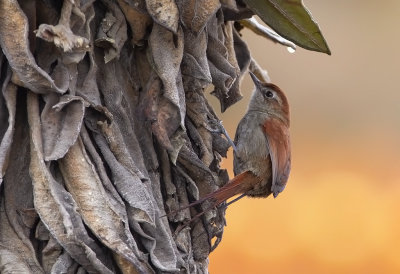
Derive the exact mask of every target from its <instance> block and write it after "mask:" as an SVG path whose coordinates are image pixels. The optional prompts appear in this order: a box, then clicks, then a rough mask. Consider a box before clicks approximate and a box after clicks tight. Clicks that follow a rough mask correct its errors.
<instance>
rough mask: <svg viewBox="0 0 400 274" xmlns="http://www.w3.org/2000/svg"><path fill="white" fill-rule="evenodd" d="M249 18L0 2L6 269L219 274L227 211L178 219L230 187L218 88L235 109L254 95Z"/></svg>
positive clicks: (201, 7) (225, 5) (204, 11)
mask: <svg viewBox="0 0 400 274" xmlns="http://www.w3.org/2000/svg"><path fill="white" fill-rule="evenodd" d="M239 2H240V1H238V3H239ZM248 16H251V12H249V10H248V9H247V8H245V7H244V6H243V5H240V4H237V3H236V2H235V1H229V0H221V1H219V0H176V1H174V0H165V1H159V0H118V1H112V0H101V1H94V0H86V1H85V0H74V1H73V0H64V1H63V2H62V1H56V0H37V1H26V0H20V1H17V0H4V1H0V26H1V27H0V46H1V49H2V52H1V53H0V73H1V74H0V82H1V88H2V90H1V95H0V104H1V106H0V140H1V143H0V171H1V173H0V183H1V184H2V187H1V193H0V195H1V196H0V197H1V199H0V200H1V203H0V207H1V209H0V269H1V272H2V273H17V272H18V273H84V272H85V271H86V272H89V273H119V272H123V273H151V272H187V273H204V272H207V266H208V259H207V258H208V255H209V253H210V252H211V251H212V250H213V249H214V248H215V247H216V246H217V245H218V243H219V242H220V240H221V237H222V233H223V227H224V225H225V219H224V214H225V212H224V208H219V209H213V210H211V211H208V212H207V213H206V214H205V215H204V216H203V217H202V218H201V219H200V220H199V221H195V222H192V223H190V224H188V222H189V220H191V218H192V217H193V216H195V215H196V214H197V212H196V209H194V208H191V209H188V208H186V209H184V210H179V211H177V210H178V209H179V208H181V207H185V206H187V205H188V203H189V202H190V201H194V200H197V199H199V197H201V196H204V195H205V194H207V193H209V192H211V191H213V190H215V189H217V188H218V187H220V186H221V185H223V184H224V183H226V182H227V180H228V175H227V172H226V170H222V169H220V166H219V163H220V161H221V157H225V156H226V151H227V150H228V148H229V143H228V141H227V140H226V138H224V137H223V135H222V134H221V132H222V125H221V124H220V121H219V119H218V117H217V116H216V115H215V113H214V111H213V109H212V108H211V106H210V105H209V104H208V102H207V100H206V98H205V96H204V91H205V89H206V88H207V87H209V85H210V84H213V85H214V87H215V89H214V91H213V94H214V95H215V96H217V97H218V98H219V100H220V102H221V108H222V110H225V109H226V108H228V107H229V106H230V105H232V104H234V103H235V102H237V101H238V100H239V99H240V98H241V94H240V91H239V83H240V80H241V77H242V75H243V73H244V72H245V71H246V70H247V69H248V67H249V64H250V62H251V57H250V53H249V51H248V49H247V46H246V44H245V42H244V41H242V39H241V38H240V35H239V32H238V31H239V30H238V29H237V28H236V27H237V25H236V24H234V21H235V20H239V19H242V18H243V17H248ZM235 26H236V27H235ZM253 65H254V63H253ZM206 206H207V205H202V207H203V209H204V208H206ZM199 210H201V207H200V208H199ZM171 212H172V214H170V215H168V216H165V214H166V213H171ZM163 216H164V217H163Z"/></svg>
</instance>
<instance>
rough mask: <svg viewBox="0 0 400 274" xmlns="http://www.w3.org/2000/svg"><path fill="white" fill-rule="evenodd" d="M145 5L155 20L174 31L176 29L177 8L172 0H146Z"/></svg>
mask: <svg viewBox="0 0 400 274" xmlns="http://www.w3.org/2000/svg"><path fill="white" fill-rule="evenodd" d="M146 7H147V11H148V12H149V14H150V16H151V17H152V18H153V20H154V21H155V22H157V23H158V24H160V25H161V26H163V27H165V28H167V29H168V30H170V31H172V32H174V33H176V32H177V31H178V23H179V10H178V7H177V5H176V3H175V1H174V0H164V1H158V0H146Z"/></svg>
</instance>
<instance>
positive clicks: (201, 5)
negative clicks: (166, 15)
mask: <svg viewBox="0 0 400 274" xmlns="http://www.w3.org/2000/svg"><path fill="white" fill-rule="evenodd" d="M177 4H178V6H179V11H180V17H181V21H182V24H183V25H184V26H185V27H186V28H187V29H189V30H190V31H192V32H194V33H198V32H200V31H202V30H203V28H204V27H205V25H206V24H207V22H208V21H209V19H210V17H211V16H212V15H214V14H215V13H216V12H217V10H218V9H219V8H220V7H221V3H220V1H219V0H178V1H177Z"/></svg>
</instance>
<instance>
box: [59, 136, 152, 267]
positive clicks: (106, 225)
mask: <svg viewBox="0 0 400 274" xmlns="http://www.w3.org/2000/svg"><path fill="white" fill-rule="evenodd" d="M59 163H60V170H61V172H62V174H63V177H64V180H65V183H66V185H67V188H68V190H69V191H70V193H71V195H72V197H74V200H75V201H76V202H77V204H78V206H79V208H80V212H81V215H82V218H83V220H84V221H85V223H86V225H87V226H88V227H90V229H91V231H92V232H93V233H94V234H95V235H96V236H97V237H98V238H99V240H100V241H101V242H102V243H103V244H104V245H106V246H107V247H108V248H110V249H111V250H113V251H114V252H115V253H116V254H118V255H120V256H122V257H123V258H125V259H126V260H128V261H130V262H131V263H132V264H133V265H134V266H135V267H136V269H137V271H139V272H143V273H145V272H146V268H147V266H146V262H145V261H144V258H143V254H142V253H141V252H140V251H139V249H138V247H137V245H136V242H135V240H134V239H133V237H132V235H131V234H130V232H129V228H128V227H126V226H124V224H123V222H122V220H121V219H120V218H119V217H118V215H117V214H116V213H115V211H114V210H113V209H112V207H111V206H112V205H111V204H110V203H109V202H108V200H107V197H106V194H105V191H104V188H103V186H102V183H101V181H100V178H99V177H98V174H97V172H96V170H95V168H94V166H93V164H92V163H91V161H90V159H89V157H88V155H87V154H86V152H85V150H84V147H83V145H82V142H81V140H80V139H78V140H77V142H76V143H75V144H74V145H73V146H71V148H70V149H69V151H68V153H67V154H66V155H65V157H64V158H63V159H61V160H60V162H59Z"/></svg>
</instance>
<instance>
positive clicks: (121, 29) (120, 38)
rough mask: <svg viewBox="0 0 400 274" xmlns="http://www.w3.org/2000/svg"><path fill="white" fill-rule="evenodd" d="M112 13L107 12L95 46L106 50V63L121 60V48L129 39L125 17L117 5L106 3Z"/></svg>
mask: <svg viewBox="0 0 400 274" xmlns="http://www.w3.org/2000/svg"><path fill="white" fill-rule="evenodd" d="M104 2H105V3H106V5H107V6H108V8H109V10H111V12H107V13H106V15H105V17H104V18H103V20H102V21H101V24H100V27H99V29H98V31H97V38H96V40H95V44H96V46H98V47H102V48H104V49H105V51H106V53H105V55H104V62H105V63H108V62H110V61H111V60H113V59H114V58H119V54H120V52H121V48H122V47H123V45H124V44H125V41H126V39H127V27H126V22H125V17H124V14H123V13H122V11H121V10H120V8H119V7H118V5H117V4H115V3H113V2H111V1H104Z"/></svg>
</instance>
